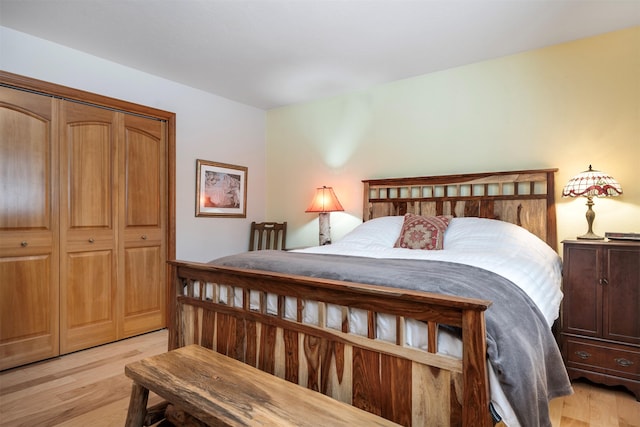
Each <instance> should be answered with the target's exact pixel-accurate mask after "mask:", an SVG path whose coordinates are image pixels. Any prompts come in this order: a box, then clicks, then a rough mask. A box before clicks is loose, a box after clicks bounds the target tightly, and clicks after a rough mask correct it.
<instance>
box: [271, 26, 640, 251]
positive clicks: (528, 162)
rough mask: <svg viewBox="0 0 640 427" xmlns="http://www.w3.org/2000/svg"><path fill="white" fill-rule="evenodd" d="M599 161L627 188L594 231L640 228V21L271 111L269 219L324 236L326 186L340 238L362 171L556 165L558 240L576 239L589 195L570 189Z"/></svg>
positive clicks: (352, 217) (305, 235)
mask: <svg viewBox="0 0 640 427" xmlns="http://www.w3.org/2000/svg"><path fill="white" fill-rule="evenodd" d="M416 54H428V53H420V52H416ZM589 164H592V165H593V167H594V169H598V170H602V171H605V172H608V173H609V174H611V175H612V176H614V177H615V178H616V179H617V180H618V181H619V182H620V184H621V185H622V188H623V190H624V194H623V195H622V196H620V197H617V198H607V199H595V207H594V209H595V211H596V220H595V224H594V231H595V232H596V233H598V234H604V232H605V231H635V232H640V27H634V28H631V29H626V30H622V31H617V32H613V33H608V34H604V35H600V36H596V37H591V38H587V39H581V40H578V41H574V42H570V43H564V44H560V45H555V46H550V47H547V48H543V49H538V50H534V51H528V52H524V53H520V54H516V55H511V56H507V57H503V58H498V59H495V60H490V61H484V62H480V63H475V64H471V65H467V66H463V67H458V68H455V69H450V70H446V71H442V72H437V73H431V74H426V75H422V76H419V77H415V78H411V79H406V80H401V81H396V82H393V83H390V84H385V85H381V86H377V87H374V88H372V89H369V90H366V91H360V92H357V93H351V94H348V95H344V96H339V97H334V98H330V99H325V100H320V101H316V102H311V103H307V104H299V105H294V106H289V107H284V108H279V109H274V110H270V111H268V113H267V198H266V199H267V219H269V220H287V221H288V222H289V231H288V244H289V246H303V245H311V244H317V233H318V225H317V215H316V214H305V213H304V210H305V208H306V207H307V205H308V203H309V202H310V201H311V197H312V195H313V190H314V188H315V187H317V186H322V185H327V186H333V187H334V189H335V191H336V194H337V195H338V197H339V199H340V201H341V202H342V204H343V206H344V207H345V212H344V213H333V214H331V215H332V216H331V222H332V234H333V238H334V240H336V239H338V238H339V237H341V236H342V235H344V234H345V233H346V232H347V231H349V230H350V229H352V228H353V227H354V226H355V225H356V224H358V223H359V222H360V221H361V220H360V218H361V215H362V184H361V182H360V181H361V180H362V179H367V178H382V177H396V176H416V175H439V174H448V173H462V172H484V171H501V170H517V169H536V168H552V167H556V168H559V171H558V173H557V174H556V180H557V181H556V182H557V188H556V193H557V194H556V197H557V202H558V206H557V211H558V237H559V239H560V240H562V239H565V238H574V237H575V236H576V235H578V234H582V233H584V232H585V231H586V228H587V225H586V220H585V219H584V213H585V211H586V207H585V202H586V199H583V198H579V199H562V198H561V197H560V193H561V191H562V186H563V185H564V184H565V183H566V182H567V181H568V180H569V178H570V177H571V176H573V175H575V174H577V173H578V172H581V171H583V170H585V169H586V168H587V167H588V165H589Z"/></svg>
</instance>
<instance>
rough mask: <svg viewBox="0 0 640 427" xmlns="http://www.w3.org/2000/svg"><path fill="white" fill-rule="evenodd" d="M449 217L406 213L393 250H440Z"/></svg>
mask: <svg viewBox="0 0 640 427" xmlns="http://www.w3.org/2000/svg"><path fill="white" fill-rule="evenodd" d="M450 220H451V217H450V216H428V217H427V216H420V215H415V214H412V213H408V214H406V215H405V216H404V223H403V224H402V230H400V236H399V237H398V240H396V243H395V245H394V247H395V248H407V249H427V250H440V249H442V247H443V241H444V232H445V231H446V229H447V227H448V226H449V221H450Z"/></svg>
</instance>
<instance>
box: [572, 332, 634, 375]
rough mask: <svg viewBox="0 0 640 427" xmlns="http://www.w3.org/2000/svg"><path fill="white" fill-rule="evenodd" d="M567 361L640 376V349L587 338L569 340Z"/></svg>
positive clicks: (611, 371)
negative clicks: (590, 340) (587, 339)
mask: <svg viewBox="0 0 640 427" xmlns="http://www.w3.org/2000/svg"><path fill="white" fill-rule="evenodd" d="M567 363H568V364H580V365H583V366H584V365H588V366H590V367H594V368H601V369H604V370H606V371H608V372H610V373H614V372H615V373H616V374H620V373H624V374H627V375H626V376H629V374H630V375H631V377H640V350H634V349H631V348H630V349H628V350H625V349H623V348H619V346H615V347H613V346H608V345H606V344H601V343H594V342H589V341H586V340H578V339H568V340H567Z"/></svg>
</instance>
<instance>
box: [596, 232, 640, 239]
mask: <svg viewBox="0 0 640 427" xmlns="http://www.w3.org/2000/svg"><path fill="white" fill-rule="evenodd" d="M604 237H606V238H607V239H609V240H638V241H640V233H613V232H610V231H608V232H606V233H604Z"/></svg>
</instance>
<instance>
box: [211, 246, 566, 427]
mask: <svg viewBox="0 0 640 427" xmlns="http://www.w3.org/2000/svg"><path fill="white" fill-rule="evenodd" d="M211 263H212V264H216V265H223V266H230V267H241V268H248V269H255V270H266V271H274V272H280V273H288V274H298V275H303V276H310V277H319V278H325V279H336V280H344V281H350V282H359V283H367V284H373V285H383V286H392V287H397V288H403V289H413V290H421V291H428V292H434V293H439V294H448V295H456V296H464V297H471V298H481V299H485V300H490V301H492V302H493V304H492V305H491V307H489V309H488V310H487V311H486V316H485V318H486V327H487V354H488V358H489V362H490V363H491V366H492V367H493V369H494V371H495V373H496V375H497V376H498V379H499V380H500V383H501V385H502V389H503V390H504V392H505V394H506V396H507V399H508V400H509V403H510V404H511V406H512V407H513V409H514V411H515V412H516V415H517V417H518V420H519V421H520V424H522V425H523V426H551V421H550V420H549V406H548V402H549V400H550V399H552V398H555V397H559V396H564V395H568V394H571V393H572V389H571V384H570V382H569V378H568V376H567V372H566V370H565V368H564V364H563V362H562V357H561V356H560V351H559V350H558V346H557V344H556V342H555V339H554V337H553V334H552V333H551V331H550V329H549V327H548V325H547V323H546V321H545V319H544V317H543V315H542V313H540V311H539V310H538V308H537V307H536V305H535V304H534V303H533V301H532V300H531V299H530V298H529V297H528V296H527V295H526V293H525V292H524V291H522V290H521V289H520V288H519V287H518V286H516V285H514V284H513V283H512V282H511V281H509V280H507V279H505V278H504V277H502V276H500V275H498V274H495V273H492V272H490V271H487V270H484V269H481V268H477V267H471V266H468V265H463V264H456V263H450V262H442V261H423V260H402V259H375V258H364V257H353V256H339V255H317V254H304V253H293V252H283V251H257V252H247V253H244V254H239V255H232V256H229V257H224V258H220V259H217V260H214V261H211Z"/></svg>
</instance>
